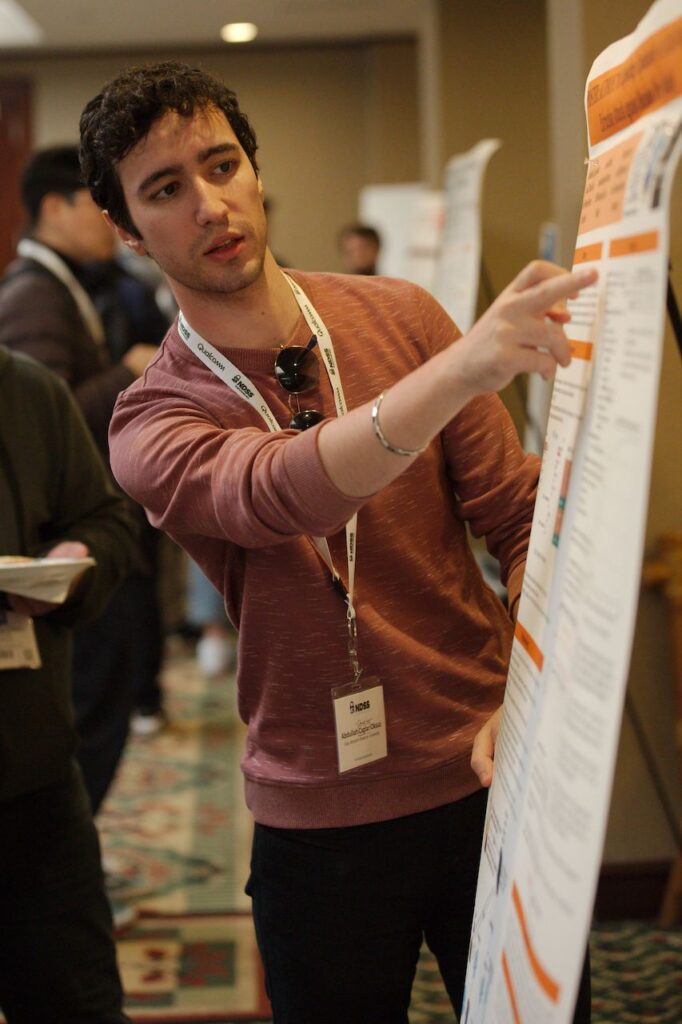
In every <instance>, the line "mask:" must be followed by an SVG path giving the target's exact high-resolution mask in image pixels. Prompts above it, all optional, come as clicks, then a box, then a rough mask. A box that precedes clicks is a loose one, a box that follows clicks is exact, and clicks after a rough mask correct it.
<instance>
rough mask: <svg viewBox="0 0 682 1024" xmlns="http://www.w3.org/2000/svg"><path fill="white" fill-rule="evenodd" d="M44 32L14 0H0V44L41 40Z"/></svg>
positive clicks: (19, 44)
mask: <svg viewBox="0 0 682 1024" xmlns="http://www.w3.org/2000/svg"><path fill="white" fill-rule="evenodd" d="M43 36H44V33H43V30H42V28H40V26H39V25H37V24H36V22H35V21H34V20H33V18H32V17H31V16H30V15H29V14H27V13H26V11H25V10H24V9H23V7H20V6H19V4H17V3H15V0H0V46H24V45H27V44H31V43H39V42H42V39H43Z"/></svg>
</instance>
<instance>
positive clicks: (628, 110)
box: [587, 18, 682, 146]
mask: <svg viewBox="0 0 682 1024" xmlns="http://www.w3.org/2000/svg"><path fill="white" fill-rule="evenodd" d="M680 94H682V18H678V19H677V20H676V21H673V22H671V23H670V24H669V25H664V26H663V28H660V29H659V30H658V32H654V34H653V35H651V36H649V38H648V39H645V40H644V42H643V43H642V44H641V45H640V46H638V47H637V49H636V50H635V51H634V53H632V54H631V55H630V56H629V57H628V59H627V60H625V61H623V63H622V64H619V65H617V67H615V68H610V70H609V71H605V72H604V74H603V75H599V77H598V78H595V79H594V80H593V81H591V82H589V83H588V86H587V123H588V128H589V133H590V143H591V144H592V145H593V146H594V145H595V144H596V143H597V142H603V140H604V139H608V138H609V137H610V136H611V135H615V134H616V132H619V131H621V129H623V128H626V127H627V126H628V125H629V124H634V122H635V121H637V120H638V119H639V118H640V117H643V116H644V115H645V114H649V113H650V112H651V111H652V110H658V109H659V107H663V106H665V104H666V103H669V102H670V101H671V100H674V99H675V98H676V97H677V96H679V95H680Z"/></svg>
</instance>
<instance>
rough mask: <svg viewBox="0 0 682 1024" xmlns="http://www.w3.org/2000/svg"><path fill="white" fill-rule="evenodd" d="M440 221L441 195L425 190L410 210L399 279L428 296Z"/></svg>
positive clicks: (442, 196)
mask: <svg viewBox="0 0 682 1024" xmlns="http://www.w3.org/2000/svg"><path fill="white" fill-rule="evenodd" d="M444 217H445V194H444V193H443V192H438V191H436V190H433V191H432V190H430V189H425V190H424V191H423V192H422V194H421V195H420V196H418V198H417V201H416V203H415V204H414V207H413V208H412V221H411V223H410V224H408V231H407V244H406V247H405V273H404V275H403V276H404V277H406V278H407V280H408V281H412V282H413V284H418V285H421V287H422V288H426V290H427V291H429V292H431V291H433V282H434V278H435V276H436V266H437V263H438V258H439V256H440V245H441V237H442V234H443V218H444Z"/></svg>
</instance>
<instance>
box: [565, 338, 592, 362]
mask: <svg viewBox="0 0 682 1024" xmlns="http://www.w3.org/2000/svg"><path fill="white" fill-rule="evenodd" d="M568 343H569V345H570V346H571V357H572V358H573V359H585V360H587V362H589V361H590V359H591V358H592V348H593V345H592V342H591V341H573V339H572V338H569V342H568Z"/></svg>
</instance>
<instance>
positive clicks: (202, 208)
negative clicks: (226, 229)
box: [195, 178, 229, 224]
mask: <svg viewBox="0 0 682 1024" xmlns="http://www.w3.org/2000/svg"><path fill="white" fill-rule="evenodd" d="M195 190H196V218H197V221H198V223H199V224H213V223H216V222H217V221H225V220H227V218H228V212H229V210H228V204H227V200H226V199H225V196H224V194H223V191H222V189H220V188H218V187H216V186H215V185H213V184H211V183H210V182H208V181H205V180H204V179H203V178H200V179H199V180H198V181H197V182H196V183H195Z"/></svg>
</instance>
